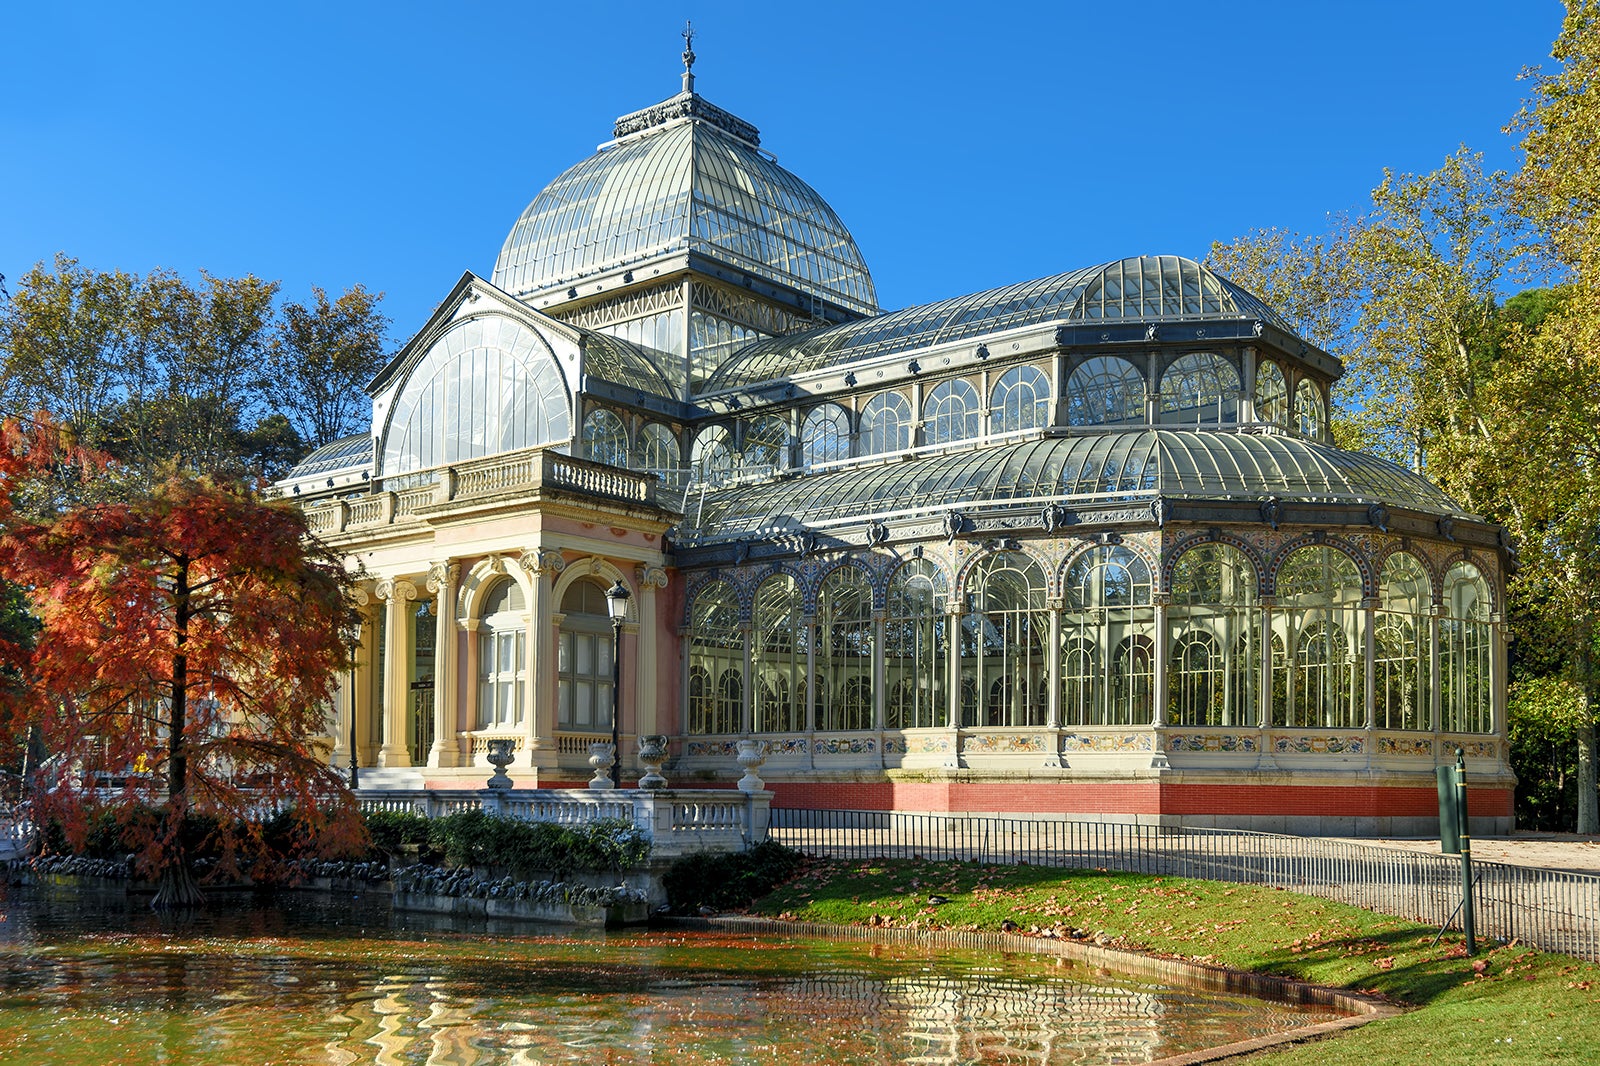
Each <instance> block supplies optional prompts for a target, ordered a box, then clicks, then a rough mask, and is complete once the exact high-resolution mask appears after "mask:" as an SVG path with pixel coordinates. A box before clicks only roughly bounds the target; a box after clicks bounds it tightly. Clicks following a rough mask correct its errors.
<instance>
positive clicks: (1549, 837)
mask: <svg viewBox="0 0 1600 1066" xmlns="http://www.w3.org/2000/svg"><path fill="white" fill-rule="evenodd" d="M1349 840H1350V843H1352V844H1381V845H1383V846H1384V847H1391V848H1405V849H1407V850H1410V851H1425V852H1429V853H1431V854H1434V855H1437V854H1439V841H1438V840H1437V839H1434V840H1374V839H1372V838H1370V837H1367V838H1360V839H1357V838H1349ZM1472 857H1473V858H1474V859H1479V860H1482V861H1484V862H1503V863H1506V864H1507V865H1510V866H1531V867H1536V868H1538V869H1542V870H1565V871H1566V872H1568V873H1575V874H1600V837H1595V836H1578V835H1577V834H1576V833H1513V834H1512V835H1511V836H1508V837H1473V838H1472Z"/></svg>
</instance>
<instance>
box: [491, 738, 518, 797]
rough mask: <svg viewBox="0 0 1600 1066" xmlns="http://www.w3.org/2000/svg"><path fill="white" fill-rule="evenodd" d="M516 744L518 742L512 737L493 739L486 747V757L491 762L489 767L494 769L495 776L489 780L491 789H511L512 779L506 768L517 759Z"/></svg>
mask: <svg viewBox="0 0 1600 1066" xmlns="http://www.w3.org/2000/svg"><path fill="white" fill-rule="evenodd" d="M516 744H517V742H516V741H515V740H513V739H512V738H510V737H491V738H490V740H489V742H488V743H487V744H485V745H484V747H485V748H486V749H487V755H486V756H485V757H486V758H487V759H488V760H489V765H490V766H493V767H494V776H493V777H491V778H489V787H490V788H510V787H511V778H510V777H509V776H507V774H506V767H508V766H510V765H511V760H512V759H515V758H516V757H517V753H516V750H515V749H516Z"/></svg>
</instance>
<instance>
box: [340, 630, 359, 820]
mask: <svg viewBox="0 0 1600 1066" xmlns="http://www.w3.org/2000/svg"><path fill="white" fill-rule="evenodd" d="M339 634H340V636H342V637H344V646H345V647H346V648H349V649H350V791H351V792H354V791H355V790H356V789H358V788H360V787H361V772H360V770H358V769H357V767H356V764H357V763H358V762H359V761H360V760H359V759H357V758H356V650H357V649H358V648H360V647H361V616H360V615H359V614H356V613H355V612H353V611H352V612H351V613H350V615H349V617H348V618H347V619H346V620H345V623H344V625H342V626H340V627H339Z"/></svg>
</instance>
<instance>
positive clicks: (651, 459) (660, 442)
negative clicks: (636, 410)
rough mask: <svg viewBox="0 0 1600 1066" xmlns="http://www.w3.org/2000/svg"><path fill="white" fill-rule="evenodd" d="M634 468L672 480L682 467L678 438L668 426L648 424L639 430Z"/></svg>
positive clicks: (657, 423)
mask: <svg viewBox="0 0 1600 1066" xmlns="http://www.w3.org/2000/svg"><path fill="white" fill-rule="evenodd" d="M633 455H634V467H635V468H636V469H639V470H645V471H648V472H649V473H652V474H660V475H661V476H663V477H667V478H672V477H675V476H677V475H678V474H679V468H680V467H681V466H682V465H683V459H682V452H680V451H679V449H678V436H677V434H676V433H674V432H672V428H671V427H670V426H664V425H662V424H661V423H660V422H649V423H646V424H645V425H644V427H643V428H641V429H640V430H639V440H638V443H637V444H635V445H634V450H633Z"/></svg>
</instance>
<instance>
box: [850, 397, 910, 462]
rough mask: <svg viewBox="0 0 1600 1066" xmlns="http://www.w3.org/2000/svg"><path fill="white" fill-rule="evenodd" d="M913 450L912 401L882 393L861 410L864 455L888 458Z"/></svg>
mask: <svg viewBox="0 0 1600 1066" xmlns="http://www.w3.org/2000/svg"><path fill="white" fill-rule="evenodd" d="M910 447H911V401H909V400H907V399H906V398H905V397H904V396H902V395H900V393H898V392H880V393H878V395H876V396H874V397H873V398H872V399H870V400H868V401H867V405H866V406H865V407H863V408H862V409H861V454H863V455H887V454H890V453H891V452H903V451H905V450H906V449H907V448H910Z"/></svg>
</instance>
